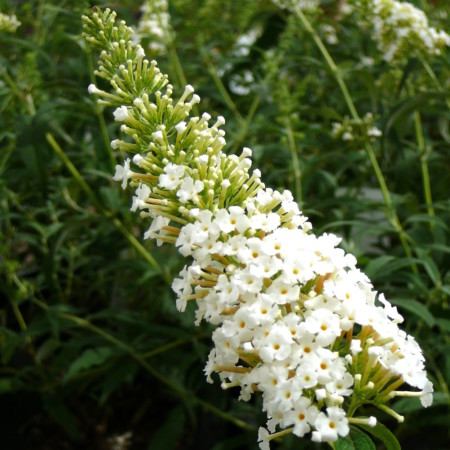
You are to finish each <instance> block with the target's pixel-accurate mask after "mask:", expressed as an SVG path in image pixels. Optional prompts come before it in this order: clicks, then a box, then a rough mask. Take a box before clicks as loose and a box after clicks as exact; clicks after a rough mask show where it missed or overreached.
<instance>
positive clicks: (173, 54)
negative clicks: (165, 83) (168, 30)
mask: <svg viewBox="0 0 450 450" xmlns="http://www.w3.org/2000/svg"><path fill="white" fill-rule="evenodd" d="M167 47H168V50H169V56H170V59H171V61H172V65H173V66H174V69H175V73H176V74H177V77H178V82H179V83H180V84H181V86H187V84H188V82H187V79H186V75H185V74H184V70H183V66H182V65H181V62H180V58H179V57H178V53H177V51H176V49H175V46H174V43H173V41H170V43H169V44H168V46H167ZM192 111H193V113H194V114H195V115H196V116H198V115H199V111H198V108H197V105H194V106H193V107H192Z"/></svg>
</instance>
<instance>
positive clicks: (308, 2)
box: [272, 0, 320, 11]
mask: <svg viewBox="0 0 450 450" xmlns="http://www.w3.org/2000/svg"><path fill="white" fill-rule="evenodd" d="M272 3H274V4H275V5H277V6H279V7H280V8H281V9H288V10H292V9H293V8H300V9H301V10H305V11H316V10H317V9H318V8H319V5H320V0H272Z"/></svg>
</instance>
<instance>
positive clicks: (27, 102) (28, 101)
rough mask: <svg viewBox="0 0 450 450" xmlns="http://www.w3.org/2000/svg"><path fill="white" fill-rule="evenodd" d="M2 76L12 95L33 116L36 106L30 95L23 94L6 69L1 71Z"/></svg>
mask: <svg viewBox="0 0 450 450" xmlns="http://www.w3.org/2000/svg"><path fill="white" fill-rule="evenodd" d="M1 73H2V76H3V78H4V80H5V81H6V83H7V84H8V85H9V87H10V88H11V90H12V91H13V93H14V95H15V96H16V97H17V98H18V99H19V100H20V101H21V103H22V104H23V105H24V106H25V109H26V111H27V113H28V115H30V116H34V115H35V114H36V108H35V107H34V104H33V99H32V97H31V96H27V95H25V93H24V92H23V91H22V90H21V89H20V88H19V87H18V86H17V84H16V83H15V82H14V80H13V79H12V78H11V77H10V76H9V75H8V72H7V71H6V69H3V70H2V71H1Z"/></svg>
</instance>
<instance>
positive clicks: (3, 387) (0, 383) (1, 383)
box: [0, 378, 14, 394]
mask: <svg viewBox="0 0 450 450" xmlns="http://www.w3.org/2000/svg"><path fill="white" fill-rule="evenodd" d="M13 382H14V381H13V379H12V378H0V394H4V393H5V392H11V391H12V390H13Z"/></svg>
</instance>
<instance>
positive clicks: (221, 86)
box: [206, 62, 244, 122]
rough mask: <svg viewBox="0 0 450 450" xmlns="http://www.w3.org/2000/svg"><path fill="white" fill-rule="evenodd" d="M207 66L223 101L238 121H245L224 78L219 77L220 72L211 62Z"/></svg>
mask: <svg viewBox="0 0 450 450" xmlns="http://www.w3.org/2000/svg"><path fill="white" fill-rule="evenodd" d="M206 66H207V68H208V72H209V74H210V75H211V78H212V79H213V81H214V84H215V85H216V87H217V89H218V90H219V92H220V95H221V96H222V98H223V101H224V102H225V104H226V105H227V107H228V109H229V110H230V111H231V112H232V113H233V114H234V116H235V117H236V120H237V121H238V122H242V121H244V119H243V118H242V115H241V113H240V112H239V110H238V108H237V106H236V105H235V104H234V102H233V100H232V98H231V97H230V94H228V91H227V89H226V87H225V86H224V84H223V82H222V79H221V78H220V77H219V74H218V73H217V70H216V68H215V67H214V66H213V65H212V64H210V63H209V62H206Z"/></svg>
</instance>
